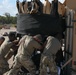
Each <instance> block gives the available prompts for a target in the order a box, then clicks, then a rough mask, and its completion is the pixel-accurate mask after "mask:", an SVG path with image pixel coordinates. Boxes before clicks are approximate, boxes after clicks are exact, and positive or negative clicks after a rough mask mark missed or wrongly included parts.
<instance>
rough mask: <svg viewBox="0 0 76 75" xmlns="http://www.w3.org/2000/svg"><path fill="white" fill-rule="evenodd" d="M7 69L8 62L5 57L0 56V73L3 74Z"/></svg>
mask: <svg viewBox="0 0 76 75" xmlns="http://www.w3.org/2000/svg"><path fill="white" fill-rule="evenodd" d="M8 70H9V65H8V62H7V61H6V59H5V58H3V57H1V56H0V75H3V74H4V73H5V72H7V71H8Z"/></svg>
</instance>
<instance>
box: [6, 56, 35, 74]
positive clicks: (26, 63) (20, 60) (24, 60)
mask: <svg viewBox="0 0 76 75" xmlns="http://www.w3.org/2000/svg"><path fill="white" fill-rule="evenodd" d="M21 66H23V67H25V68H26V69H27V70H28V71H29V72H30V74H31V75H35V69H36V67H35V65H34V63H33V61H32V60H31V59H30V58H29V57H28V56H23V55H19V56H16V57H15V60H14V64H13V66H12V69H11V70H10V71H9V72H8V74H7V75H17V73H18V71H19V70H20V68H21Z"/></svg>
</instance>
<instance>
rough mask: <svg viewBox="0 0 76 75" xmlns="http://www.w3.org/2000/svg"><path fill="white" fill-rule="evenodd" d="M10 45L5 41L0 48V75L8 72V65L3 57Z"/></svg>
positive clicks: (10, 43)
mask: <svg viewBox="0 0 76 75" xmlns="http://www.w3.org/2000/svg"><path fill="white" fill-rule="evenodd" d="M12 45H13V43H12V42H10V41H9V40H5V41H4V42H3V44H2V45H1V47H0V75H3V73H5V72H6V71H8V70H9V65H8V62H7V60H6V58H5V56H6V54H7V53H8V52H9V50H10V47H11V46H12Z"/></svg>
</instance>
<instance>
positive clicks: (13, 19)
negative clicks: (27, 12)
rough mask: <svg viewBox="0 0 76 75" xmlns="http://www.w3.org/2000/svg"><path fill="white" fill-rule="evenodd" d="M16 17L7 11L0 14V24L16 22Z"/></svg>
mask: <svg viewBox="0 0 76 75" xmlns="http://www.w3.org/2000/svg"><path fill="white" fill-rule="evenodd" d="M16 23H17V17H16V16H11V15H10V14H9V13H5V14H4V16H0V24H16Z"/></svg>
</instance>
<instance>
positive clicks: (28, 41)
mask: <svg viewBox="0 0 76 75" xmlns="http://www.w3.org/2000/svg"><path fill="white" fill-rule="evenodd" d="M35 48H36V49H40V48H41V45H40V44H39V43H38V42H37V41H35V40H34V39H33V38H32V36H28V35H25V36H24V37H23V38H22V39H21V41H20V46H19V48H18V52H17V55H16V57H15V60H14V65H13V67H12V69H11V70H10V71H9V72H8V75H17V72H18V70H19V69H20V68H21V66H24V67H25V68H26V69H27V70H28V71H29V72H30V73H31V75H35V69H36V68H35V65H34V63H33V61H32V60H31V55H32V53H33V52H34V49H35Z"/></svg>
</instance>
